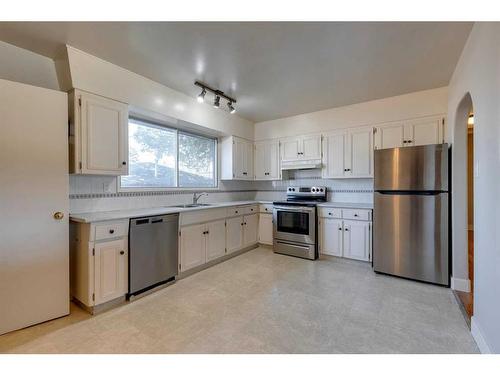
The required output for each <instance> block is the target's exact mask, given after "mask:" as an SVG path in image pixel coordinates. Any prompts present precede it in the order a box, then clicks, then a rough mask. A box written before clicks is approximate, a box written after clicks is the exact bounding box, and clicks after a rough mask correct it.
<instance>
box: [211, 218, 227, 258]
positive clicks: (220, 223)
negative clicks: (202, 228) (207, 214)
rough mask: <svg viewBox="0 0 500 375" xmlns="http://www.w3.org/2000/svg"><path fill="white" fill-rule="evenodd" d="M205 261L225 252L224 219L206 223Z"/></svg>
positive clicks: (218, 256)
mask: <svg viewBox="0 0 500 375" xmlns="http://www.w3.org/2000/svg"><path fill="white" fill-rule="evenodd" d="M206 232H207V233H206V252H207V262H208V261H211V260H213V259H217V258H220V257H221V256H223V255H225V254H226V221H225V220H217V221H212V222H210V223H207V225H206Z"/></svg>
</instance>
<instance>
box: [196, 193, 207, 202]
mask: <svg viewBox="0 0 500 375" xmlns="http://www.w3.org/2000/svg"><path fill="white" fill-rule="evenodd" d="M204 195H207V196H208V193H205V192H203V193H200V194H198V195H197V194H196V193H194V194H193V204H198V199H200V198H201V197H203V196H204Z"/></svg>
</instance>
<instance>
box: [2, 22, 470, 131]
mask: <svg viewBox="0 0 500 375" xmlns="http://www.w3.org/2000/svg"><path fill="white" fill-rule="evenodd" d="M471 27H472V23H456V22H436V23H434V22H419V23H412V22H393V23H390V22H382V23H370V22H319V23H313V22H305V23H303V22H269V23H260V22H250V23H223V22H214V23H208V22H192V23H189V22H180V23H179V22H149V23H148V22H139V23H134V22H117V23H112V22H101V23H99V22H90V23H89V22H68V23H66V22H59V23H58V22H48V23H43V22H13V23H10V22H0V40H3V41H5V42H7V43H11V44H14V45H17V46H19V47H22V48H26V49H29V50H32V51H34V52H37V53H39V54H42V55H45V56H48V57H51V58H54V57H55V56H56V54H57V53H58V52H59V51H60V50H61V48H63V46H64V44H69V45H71V46H73V47H76V48H78V49H80V50H83V51H85V52H88V53H90V54H92V55H94V56H97V57H100V58H102V59H104V60H107V61H109V62H112V63H114V64H116V65H119V66H122V67H124V68H126V69H128V70H131V71H133V72H135V73H138V74H140V75H143V76H145V77H148V78H150V79H152V80H155V81H157V82H160V83H162V84H164V85H166V86H169V87H171V88H173V89H175V90H178V91H181V92H184V93H186V94H188V95H190V96H193V97H195V96H196V95H198V93H199V91H200V90H199V88H197V87H195V86H194V85H193V83H194V81H195V80H201V81H203V82H205V83H207V84H209V85H211V86H213V87H215V88H219V89H220V90H222V91H224V92H226V93H227V94H228V95H230V96H233V97H235V98H236V99H237V101H238V103H237V105H236V108H237V111H238V112H237V113H238V114H239V115H240V116H241V117H244V118H246V119H249V120H251V121H254V122H258V121H265V120H271V119H276V118H280V117H286V116H292V115H296V114H300V113H306V112H312V111H317V110H322V109H327V108H332V107H339V106H343V105H348V104H354V103H359V102H363V101H368V100H374V99H379V98H384V97H389V96H394V95H400V94H404V93H408V92H413V91H419V90H425V89H431V88H436V87H442V86H446V85H447V84H448V82H449V80H450V78H451V75H452V73H453V70H454V68H455V65H456V63H457V61H458V58H459V56H460V53H461V51H462V48H463V46H464V44H465V41H466V39H467V37H468V35H469V32H470V30H471Z"/></svg>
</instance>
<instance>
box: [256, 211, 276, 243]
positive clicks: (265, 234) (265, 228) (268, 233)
mask: <svg viewBox="0 0 500 375" xmlns="http://www.w3.org/2000/svg"><path fill="white" fill-rule="evenodd" d="M259 243H262V244H264V245H272V244H273V215H272V214H266V213H261V214H260V215H259Z"/></svg>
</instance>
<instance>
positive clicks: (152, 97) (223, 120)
mask: <svg viewBox="0 0 500 375" xmlns="http://www.w3.org/2000/svg"><path fill="white" fill-rule="evenodd" d="M67 53H68V61H69V67H70V72H71V84H72V87H73V88H78V89H81V90H85V91H89V92H92V93H95V94H99V95H102V96H105V97H108V98H112V99H115V100H118V101H122V102H124V103H128V104H130V105H131V106H133V107H137V108H138V109H140V110H141V111H150V112H153V113H158V114H161V115H163V116H167V117H169V118H173V119H179V120H182V121H186V122H189V123H192V124H195V125H199V126H202V127H205V128H207V129H208V130H212V131H215V132H217V133H219V134H226V135H237V136H240V137H243V138H247V139H250V140H251V139H253V123H252V122H250V121H248V120H245V119H243V118H241V117H238V116H237V115H234V114H233V115H232V114H230V113H228V112H226V111H223V110H221V109H215V108H213V107H212V106H210V105H208V104H200V103H198V102H197V101H196V98H193V97H191V96H188V95H185V94H183V93H180V92H178V91H175V90H172V89H170V88H169V87H167V86H164V85H161V84H159V83H157V82H154V81H152V80H150V79H148V78H145V77H143V76H140V75H138V74H135V73H132V72H130V71H128V70H126V69H124V68H121V67H119V66H117V65H114V64H111V63H109V62H107V61H104V60H101V59H99V58H97V57H95V56H92V55H89V54H87V53H85V52H82V51H80V50H77V49H75V48H72V47H70V46H68V47H67ZM194 79H195V77H193V83H194ZM152 115H153V114H152Z"/></svg>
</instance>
